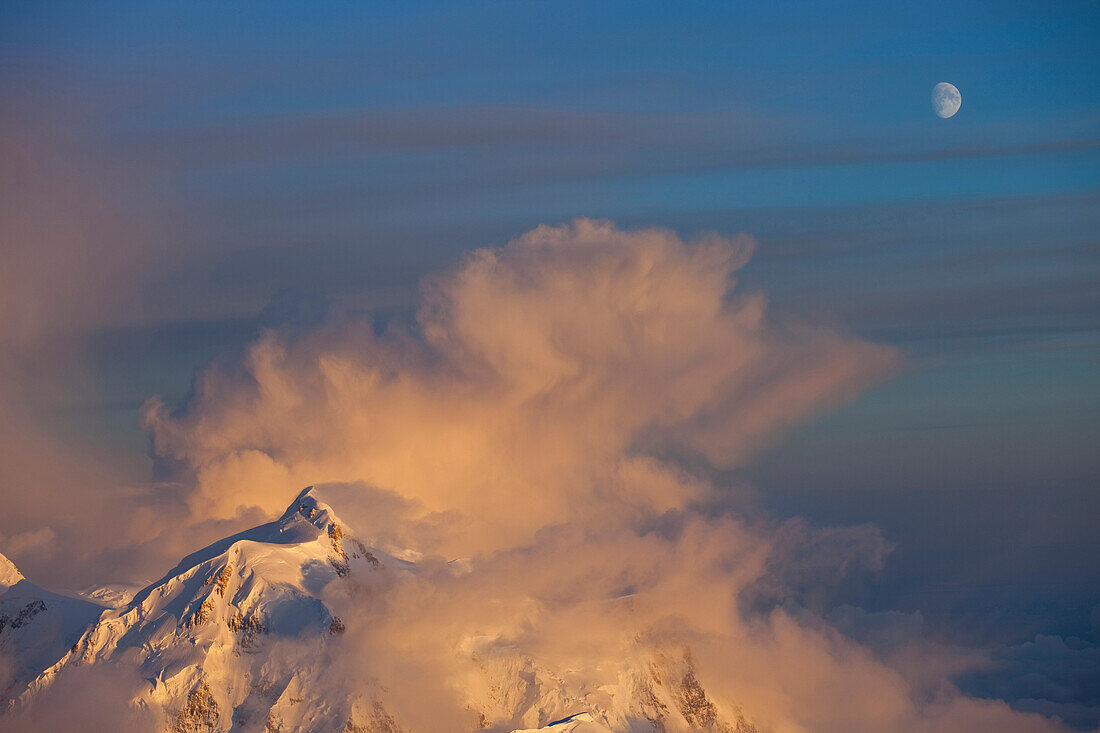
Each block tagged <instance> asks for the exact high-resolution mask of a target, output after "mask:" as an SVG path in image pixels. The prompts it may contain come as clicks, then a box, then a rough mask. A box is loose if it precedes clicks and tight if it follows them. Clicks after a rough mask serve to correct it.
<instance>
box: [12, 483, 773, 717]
mask: <svg viewBox="0 0 1100 733" xmlns="http://www.w3.org/2000/svg"><path fill="white" fill-rule="evenodd" d="M9 564H10V563H9ZM448 567H449V568H450V569H451V570H452V571H453V572H455V573H457V574H459V575H461V574H464V573H466V572H469V571H470V568H469V567H468V564H463V563H451V564H450V565H448ZM12 571H14V573H13V572H12ZM420 573H421V570H420V568H419V567H418V566H417V565H416V564H415V563H413V562H410V561H407V560H404V559H399V558H397V557H395V556H393V555H392V554H387V553H385V552H382V551H380V550H378V549H376V548H372V547H368V546H367V544H365V543H364V542H362V541H361V540H359V539H358V538H357V537H356V535H355V533H354V530H353V529H352V528H350V527H348V526H347V525H346V524H345V523H344V522H343V521H342V520H341V519H340V518H339V517H338V516H337V514H336V513H335V512H334V511H333V509H332V507H330V506H329V505H328V504H326V503H325V502H324V501H322V500H321V498H320V495H319V492H318V491H317V490H316V489H314V488H312V487H311V488H308V489H306V490H304V491H303V492H302V493H301V494H299V495H298V496H297V497H296V498H295V499H294V501H293V502H292V503H291V504H290V506H289V507H288V508H287V510H286V511H285V512H284V513H283V515H282V516H281V517H279V519H277V520H275V521H273V522H269V523H267V524H264V525H260V526H258V527H254V528H252V529H249V530H246V531H244V532H241V533H239V534H236V535H233V536H231V537H227V538H225V539H223V540H221V541H219V542H216V543H214V544H212V545H209V546H208V547H205V548H203V549H201V550H199V551H197V552H194V553H192V554H190V555H188V556H187V557H185V558H183V560H181V561H180V562H179V564H177V565H176V567H174V568H173V569H172V570H170V571H169V572H168V573H166V574H165V575H164V577H162V578H161V579H160V580H158V581H156V582H154V583H152V584H150V585H149V586H148V587H146V588H144V589H142V590H141V591H140V592H138V593H137V594H136V595H133V597H132V598H127V596H128V590H127V589H125V588H121V589H115V588H104V589H97V590H94V591H90V593H92V594H94V595H95V597H96V598H97V599H99V602H95V603H93V602H92V601H90V600H88V599H87V598H86V597H85V598H81V597H66V596H61V595H58V594H49V593H48V592H46V591H42V590H41V589H39V588H37V586H34V585H33V584H31V583H29V581H26V580H25V579H23V578H22V575H21V574H18V570H17V569H15V568H14V566H12V570H9V571H8V576H7V577H11V578H15V577H16V575H18V580H17V582H16V584H15V585H14V586H12V587H11V588H9V589H8V591H7V592H6V593H4V594H3V595H0V604H4V605H2V606H0V608H3V609H8V608H10V609H13V610H14V611H15V612H16V614H18V613H19V612H20V611H21V609H26V608H30V611H27V614H29V615H31V616H33V618H31V619H28V620H24V621H22V622H20V627H22V626H28V628H29V625H30V624H38V629H39V630H38V631H36V632H35V633H32V634H23V635H19V636H16V637H13V636H12V633H11V632H12V631H13V630H12V629H11V628H8V629H7V631H3V632H0V643H7V644H8V646H9V647H10V648H9V649H8V653H14V656H15V657H16V658H17V660H19V663H20V669H21V670H22V672H21V674H20V677H19V678H18V679H17V680H15V681H14V682H13V684H12V685H11V688H10V690H9V693H10V694H9V697H11V698H17V701H15V700H13V702H12V705H13V706H22V705H33V702H34V700H35V698H36V696H38V695H39V694H41V693H43V692H44V691H46V690H48V689H49V688H50V687H51V686H52V685H53V684H54V683H55V681H56V680H57V679H58V678H59V677H61V676H63V675H65V674H67V672H68V671H69V670H75V669H77V668H85V669H86V668H89V667H94V666H95V665H104V667H105V668H106V667H107V666H112V667H118V668H124V669H126V670H129V671H132V672H134V674H133V679H134V680H135V682H134V685H135V686H134V688H133V689H132V690H131V691H130V692H129V693H127V694H129V695H131V698H130V699H132V701H133V703H132V704H133V705H135V706H136V707H138V708H142V709H145V710H147V711H150V712H151V713H152V714H153V716H154V717H155V718H156V719H157V720H158V721H159V723H158V725H159V726H160V727H159V730H166V731H173V732H176V733H186V732H189V731H209V732H211V733H221V732H223V731H230V730H232V731H256V732H257V733H259V732H261V731H262V732H263V733H275V732H278V731H346V732H348V733H428V732H427V731H421V730H420V729H412V728H406V727H404V726H403V721H401V720H399V719H398V718H396V717H394V716H392V715H391V714H390V712H389V711H388V710H387V707H386V691H385V690H384V689H382V688H381V687H377V686H376V687H374V688H372V687H371V686H370V682H369V681H367V682H364V681H363V680H362V679H360V680H359V683H358V684H359V686H358V687H356V688H354V689H352V688H351V685H352V683H350V682H349V681H347V680H346V679H345V678H344V676H343V675H341V674H340V672H339V669H337V670H335V671H333V670H332V669H330V665H331V664H333V660H338V659H340V657H339V655H338V654H336V652H339V651H340V650H341V648H342V647H341V644H342V643H346V641H345V640H346V635H345V633H344V632H345V631H346V630H347V629H348V628H349V627H350V625H351V624H355V623H357V622H362V623H363V624H367V625H369V624H370V623H371V620H370V617H369V616H364V617H363V618H359V617H358V616H357V617H356V618H348V619H341V618H339V617H338V616H337V615H336V614H335V613H334V612H333V611H332V610H331V607H330V603H331V601H326V599H328V598H330V597H336V596H339V594H340V593H347V594H352V593H366V594H367V595H368V596H369V595H370V594H371V593H373V592H374V590H376V589H380V588H385V587H388V585H389V584H393V583H397V582H401V581H402V580H403V579H405V580H412V579H414V578H415V577H416V576H417V575H418V574H420ZM333 594H336V596H333ZM357 597H358V596H357ZM37 602H41V603H44V604H45V607H46V608H48V609H49V610H48V611H38V610H36V609H38V606H37V605H34V604H36V603H37ZM28 604H31V605H30V606H28ZM341 607H343V606H341ZM349 608H356V606H354V604H353V605H352V606H349ZM32 612H33V613H32ZM5 613H8V611H5ZM25 615H26V614H25ZM47 621H49V622H50V623H52V624H53V625H52V626H48V625H47ZM11 625H12V624H11V623H10V622H9V623H8V626H9V627H10V626H11ZM21 630H23V629H22V628H19V629H16V630H15V631H21ZM4 634H7V635H8V636H7V637H5V636H4ZM13 639H14V641H13ZM5 640H6V641H5ZM31 642H34V643H31ZM345 651H346V650H345ZM455 653H456V655H459V656H464V657H465V658H466V659H467V660H469V662H470V666H471V669H476V675H475V677H471V678H468V679H467V683H464V684H467V686H466V687H465V688H464V689H463V691H462V694H463V695H465V696H466V699H467V706H466V709H467V711H469V712H470V713H471V714H473V715H474V718H472V719H471V720H476V719H480V720H481V723H480V726H479V727H480V729H482V730H485V731H487V732H488V733H509V732H510V731H517V733H530V732H531V731H535V730H542V731H552V732H553V733H608V732H609V731H612V730H615V731H634V732H636V733H642V732H646V733H648V732H650V731H654V732H657V731H660V732H662V733H665V732H667V733H672V732H674V731H689V730H708V731H716V732H724V733H751V732H752V731H754V730H755V729H754V728H753V727H752V726H751V725H750V724H748V723H747V722H746V721H745V719H744V718H743V717H741V715H740V711H739V710H735V709H734V710H727V709H725V708H722V707H721V706H719V705H717V704H716V703H715V702H714V701H712V700H711V699H710V698H709V697H708V695H707V693H706V691H705V690H704V689H703V688H702V686H701V685H700V683H699V681H698V680H697V679H696V678H695V676H694V671H693V665H692V662H691V659H690V656H688V655H687V654H686V652H684V651H683V650H665V651H662V650H659V649H655V648H642V647H639V649H638V650H637V653H636V654H635V655H632V658H631V659H623V660H619V662H618V663H617V665H616V666H617V668H618V669H619V672H618V673H617V678H618V682H617V683H615V684H612V685H603V686H600V687H594V686H592V685H589V684H587V683H583V682H582V683H579V684H578V683H575V682H570V681H569V680H568V679H567V676H563V674H562V672H561V670H554V669H547V668H543V667H540V666H538V665H537V664H535V663H534V662H533V661H532V660H531V659H529V658H527V657H525V656H523V655H519V654H517V653H516V652H515V650H513V649H511V648H510V647H508V646H507V645H504V646H499V645H496V644H495V643H494V642H493V640H491V639H485V638H480V637H475V638H470V639H466V640H465V641H464V642H463V643H462V644H461V645H460V648H459V649H456V650H455ZM345 656H346V654H345ZM364 686H365V687H366V689H364ZM19 690H22V693H21V694H20V693H19ZM2 715H3V712H0V716H2ZM2 723H3V718H2V717H0V727H2ZM472 729H473V728H472ZM431 733H435V732H434V731H432V732H431Z"/></svg>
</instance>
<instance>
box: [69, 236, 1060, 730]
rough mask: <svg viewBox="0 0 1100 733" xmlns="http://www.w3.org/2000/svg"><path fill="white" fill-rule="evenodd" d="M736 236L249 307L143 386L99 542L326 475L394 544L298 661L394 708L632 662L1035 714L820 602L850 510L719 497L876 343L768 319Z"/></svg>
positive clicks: (738, 698)
mask: <svg viewBox="0 0 1100 733" xmlns="http://www.w3.org/2000/svg"><path fill="white" fill-rule="evenodd" d="M751 250H752V241H751V240H750V239H748V238H747V237H738V238H723V237H718V236H707V237H703V238H701V239H699V240H697V241H693V242H685V241H683V240H681V239H680V238H679V237H678V236H677V235H676V234H674V233H672V232H670V231H666V230H660V229H647V230H640V231H623V230H620V229H618V228H617V227H615V226H614V225H613V224H611V223H609V222H599V221H590V220H583V219H582V220H577V221H575V222H573V223H571V224H568V225H564V226H559V227H549V226H543V227H539V228H537V229H535V230H533V231H531V232H528V233H527V234H525V235H523V236H521V237H520V238H518V239H516V240H514V241H512V242H510V243H509V244H508V245H507V246H505V247H503V248H500V249H483V250H478V251H476V252H473V253H471V254H470V255H469V256H468V257H466V258H465V259H464V260H463V261H462V262H461V263H460V264H459V265H458V266H457V267H455V268H453V269H452V270H450V271H448V272H444V273H441V274H439V275H437V276H435V277H433V278H429V279H428V280H426V281H425V282H424V284H423V286H422V291H421V292H422V304H421V307H420V309H419V311H418V314H417V317H416V320H415V323H413V324H411V325H401V324H396V323H395V324H390V325H388V326H385V325H378V324H374V323H371V322H367V321H363V320H358V319H353V318H347V317H343V316H340V315H338V314H333V315H331V316H330V317H328V318H327V319H322V320H320V321H318V320H317V319H315V318H312V317H311V318H308V319H305V320H303V321H301V322H298V323H294V324H293V325H292V326H291V327H289V328H285V329H270V330H268V331H266V332H265V333H264V334H263V335H262V336H261V337H260V338H258V339H257V340H256V341H255V342H254V343H252V344H251V345H249V346H248V347H247V348H245V349H244V350H243V351H242V352H240V353H239V354H228V355H226V356H225V357H223V358H222V359H219V360H217V361H215V362H214V363H213V364H211V365H210V366H209V367H207V368H206V369H204V370H203V371H201V372H200V373H199V374H197V375H196V377H195V380H194V385H193V390H192V394H191V396H190V398H189V399H188V400H187V402H186V403H185V404H184V405H182V406H181V407H180V408H179V409H176V410H171V409H169V408H168V407H167V406H166V405H164V404H163V403H161V402H159V401H156V400H153V401H151V402H150V403H148V405H147V406H146V408H145V410H144V421H145V424H146V426H147V427H148V429H149V431H150V434H151V436H152V445H153V451H154V456H155V459H156V461H157V473H158V476H159V477H160V478H161V479H162V480H163V481H162V483H161V484H160V485H159V487H158V490H159V491H160V492H162V493H161V495H162V496H163V501H164V502H165V503H164V504H163V506H157V505H156V504H155V503H153V502H152V501H150V500H149V499H148V497H147V496H146V498H143V499H141V500H140V501H136V502H135V504H134V507H133V510H132V512H131V519H130V521H129V524H128V525H124V526H125V527H126V528H125V529H124V530H123V531H120V532H119V537H120V538H122V539H119V540H118V543H117V544H118V546H119V548H123V546H125V547H128V548H130V551H129V552H128V553H127V554H130V555H133V554H139V555H140V554H144V553H134V552H133V548H137V547H152V546H156V545H158V544H160V543H159V540H158V541H157V542H154V541H153V540H155V539H156V538H158V537H159V538H170V540H171V541H170V542H169V543H168V544H170V545H172V546H175V545H178V544H179V543H182V542H184V541H186V539H188V538H191V539H194V538H196V537H198V536H201V535H203V534H204V533H214V532H217V533H218V534H227V532H225V531H224V529H225V527H228V526H232V525H239V524H241V523H243V522H246V521H254V520H255V519H256V518H258V517H260V516H263V515H270V514H275V513H278V512H280V511H281V510H282V509H283V508H284V506H285V505H286V503H287V501H288V499H289V497H292V496H294V495H295V494H296V493H297V491H298V490H299V489H300V488H301V486H303V485H306V484H311V483H322V482H328V483H327V485H325V486H324V487H323V491H324V492H325V493H324V495H325V496H326V497H328V498H329V500H330V503H332V504H333V506H334V508H335V509H336V512H337V514H339V515H341V517H342V518H343V521H347V522H348V523H349V524H350V526H351V527H352V528H353V529H354V530H355V531H356V533H357V534H359V535H360V536H365V537H367V538H369V539H370V540H371V541H372V542H374V543H376V544H380V545H382V546H383V547H385V548H390V549H392V548H407V549H410V550H413V551H415V552H417V553H419V554H420V555H419V556H420V558H421V562H420V568H421V572H420V573H419V574H417V575H402V574H400V573H394V574H382V575H380V576H379V580H377V581H372V583H371V585H370V587H366V588H362V587H358V586H356V585H355V584H334V585H333V586H332V587H330V588H329V589H328V590H327V591H326V597H325V601H326V602H327V603H328V604H329V605H330V607H331V608H332V609H333V610H334V612H335V613H336V614H337V615H339V616H341V618H343V619H344V620H345V623H346V626H347V629H346V633H345V635H344V636H343V637H342V642H341V644H339V645H333V646H332V649H333V652H332V655H333V656H332V658H331V659H326V660H325V663H324V664H323V665H321V669H322V672H321V674H323V675H327V676H328V677H329V678H330V679H327V680H318V684H319V685H320V688H319V689H323V690H325V691H326V692H325V694H332V693H330V692H329V691H330V690H336V689H345V690H349V691H351V692H352V693H360V694H370V695H378V696H381V697H383V698H384V700H385V706H386V710H387V711H388V712H387V714H390V715H393V716H394V718H395V719H396V720H399V721H400V722H401V724H402V725H403V726H404V727H405V728H406V729H408V730H410V731H441V732H446V731H450V730H463V729H469V728H471V727H473V726H474V725H475V724H477V723H478V721H479V720H481V719H482V718H480V717H479V716H484V720H486V721H488V724H489V725H490V728H489V729H490V730H511V729H512V728H513V727H530V726H531V725H537V724H543V723H545V722H546V721H547V720H549V719H553V718H555V717H557V718H560V717H564V716H565V715H568V714H572V713H575V712H578V710H576V709H575V708H576V707H577V706H578V705H583V706H584V707H586V708H589V709H591V710H605V711H606V710H609V709H612V708H613V707H614V706H612V705H610V702H612V701H614V700H616V699H617V700H619V702H620V709H621V707H622V706H621V703H622V700H623V699H624V697H626V698H631V699H633V698H635V697H637V696H638V695H642V694H643V692H644V690H646V689H649V688H648V687H647V685H651V684H653V680H654V679H658V678H660V676H661V675H665V676H666V677H667V676H668V675H672V676H673V677H674V678H675V680H680V681H681V682H678V683H677V684H684V685H686V684H688V682H687V680H688V679H689V675H690V679H691V680H692V684H697V685H699V689H700V690H705V691H706V695H707V698H706V699H707V700H709V701H710V702H709V703H708V704H710V705H712V706H713V709H714V710H716V711H718V712H719V713H721V714H722V715H724V716H726V717H727V719H729V720H742V721H744V723H745V725H746V726H748V725H755V726H756V729H757V730H758V731H805V730H814V731H824V732H826V733H828V732H829V731H845V732H846V733H847V732H850V731H877V730H896V731H912V732H914V733H916V732H918V731H933V730H935V731H960V732H961V731H974V730H999V731H1024V730H1027V731H1036V730H1040V731H1041V730H1048V729H1049V730H1055V729H1056V726H1054V725H1053V724H1048V723H1047V722H1045V721H1044V720H1043V719H1042V718H1041V717H1039V716H1037V715H1027V714H1021V713H1017V712H1014V711H1012V710H1010V709H1009V708H1008V706H1007V705H1005V704H1004V703H1000V702H994V701H984V700H975V699H971V698H968V697H966V696H964V695H961V694H960V693H959V692H958V690H957V689H956V688H955V687H954V686H953V685H951V684H950V682H948V681H947V679H946V678H945V676H944V675H945V670H957V669H958V668H959V666H958V665H959V664H960V663H959V662H958V661H954V662H953V661H952V660H951V659H946V660H945V657H949V656H950V655H949V654H948V653H947V652H944V651H943V650H939V652H938V653H937V655H935V656H922V655H921V654H920V653H919V651H920V649H921V646H920V645H921V642H920V641H919V639H917V640H913V641H912V642H911V643H908V644H907V645H906V649H907V650H915V651H913V653H912V654H910V655H909V656H907V657H906V658H905V659H904V660H903V661H904V664H902V663H898V664H897V665H896V666H895V665H894V664H893V663H892V658H891V657H889V656H886V655H882V654H876V653H875V652H874V651H873V650H872V649H871V648H869V647H867V646H863V645H861V644H859V643H857V642H856V641H853V640H852V639H851V638H849V637H846V636H844V635H843V634H841V633H840V632H838V631H837V630H836V629H834V628H833V627H831V626H830V625H829V624H827V623H826V622H825V621H824V620H822V618H821V616H820V615H819V613H818V612H823V611H825V610H827V608H828V606H829V603H828V598H829V587H830V586H835V585H836V584H837V583H840V582H844V581H845V579H847V578H850V577H852V576H853V575H857V576H858V575H859V574H861V573H864V572H874V571H875V570H877V569H878V568H880V567H881V566H882V563H883V562H884V559H885V557H886V554H887V553H888V552H889V549H890V546H889V543H887V542H886V541H885V540H884V539H883V538H882V536H881V535H880V533H879V532H878V531H877V530H876V529H875V528H873V527H851V528H825V529H820V528H813V527H810V526H809V525H808V524H806V523H805V522H802V521H797V520H796V521H791V522H788V523H786V524H782V525H779V526H775V525H773V524H770V523H768V522H766V521H756V520H753V521H750V520H749V519H747V518H745V517H741V516H738V515H737V514H736V513H733V512H731V511H729V510H728V509H723V507H728V506H729V505H730V503H729V501H728V494H729V492H731V491H734V490H735V489H734V488H731V487H727V486H720V485H717V484H716V483H715V481H714V480H713V478H712V477H713V476H715V475H720V474H719V471H721V470H725V469H729V468H732V467H737V466H740V465H743V464H744V463H745V462H746V461H747V460H749V459H750V458H751V457H752V456H753V455H754V454H755V453H756V452H757V451H759V450H761V449H762V448H763V447H765V446H767V445H769V444H770V443H771V442H772V441H774V440H776V439H777V437H778V436H780V435H781V434H782V433H783V431H784V430H785V429H787V428H789V427H790V426H792V425H794V424H795V423H797V422H798V421H800V420H804V419H806V418H807V417H809V416H811V415H812V414H814V413H815V412H817V411H819V410H822V409H825V408H828V407H830V406H833V405H835V404H837V403H839V402H841V401H843V400H846V399H851V398H852V397H854V396H855V395H856V394H858V392H859V390H860V389H861V388H863V387H865V386H866V385H868V384H870V383H872V382H873V381H875V380H877V379H881V378H882V377H883V376H884V375H885V374H887V373H888V372H889V370H890V368H891V366H892V365H893V364H894V362H895V360H896V355H895V354H894V352H893V351H892V350H890V349H888V348H884V347H880V346H876V345H873V344H869V343H867V342H864V341H861V340H859V339H857V338H854V337H851V336H848V335H845V334H842V333H839V332H836V331H829V330H821V329H809V328H806V327H803V326H799V325H797V324H792V323H780V322H776V321H774V320H773V319H770V318H769V317H768V314H767V309H766V307H765V306H766V304H765V301H764V298H763V297H762V296H761V295H759V294H756V293H741V292H739V291H738V290H737V288H736V281H735V279H734V274H735V272H736V271H737V269H738V268H739V267H740V266H741V265H743V264H744V263H745V262H746V260H747V258H748V257H749V255H750V254H751ZM219 530H220V531H219ZM121 551H123V550H122V549H120V552H121ZM158 551H159V552H164V551H165V547H164V546H163V545H161V546H159V547H158ZM180 554H182V553H180ZM455 558H463V562H461V563H459V564H457V565H456V564H454V563H448V562H446V561H448V560H452V559H455ZM850 615H851V614H849V616H850ZM294 643H296V642H288V644H291V645H293V644H294ZM647 670H648V671H647ZM653 675H657V676H656V677H654V676H653ZM74 684H75V683H74ZM130 689H136V688H135V687H134V686H133V685H131V687H130ZM692 689H694V688H692ZM494 691H496V692H494ZM643 697H644V695H643ZM486 700H489V701H491V702H489V703H487V702H486ZM475 702H476V703H477V707H476V709H475V706H474V703H475ZM535 703H537V704H535ZM662 704H663V703H662ZM704 707H705V706H704ZM666 708H667V706H666ZM666 712H667V715H666V719H667V720H668V721H670V722H669V725H670V726H672V727H671V728H670V730H672V729H676V725H677V724H678V723H677V722H676V721H677V720H681V721H682V724H683V725H687V722H686V720H687V718H686V715H687V713H684V714H682V715H680V718H676V717H675V716H676V715H677V714H678V713H675V712H671V711H670V709H669V710H668V711H666ZM638 714H639V715H640V714H641V713H638ZM662 715H665V713H662ZM639 720H642V718H638V717H634V718H633V721H634V722H638V721H639ZM612 722H613V724H614V725H615V726H617V727H618V728H619V729H624V730H625V729H628V727H629V726H630V725H631V722H632V721H631V719H629V716H628V717H622V716H620V717H619V718H618V719H615V720H613V721H612Z"/></svg>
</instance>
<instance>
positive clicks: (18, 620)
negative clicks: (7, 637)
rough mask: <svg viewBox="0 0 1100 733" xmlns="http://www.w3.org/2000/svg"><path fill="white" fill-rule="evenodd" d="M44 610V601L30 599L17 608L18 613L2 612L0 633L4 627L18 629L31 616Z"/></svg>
mask: <svg viewBox="0 0 1100 733" xmlns="http://www.w3.org/2000/svg"><path fill="white" fill-rule="evenodd" d="M45 610H46V602H45V601H43V600H35V601H31V602H30V603H28V604H27V605H25V606H23V608H21V609H19V613H17V614H15V615H14V616H9V615H8V614H4V615H3V616H0V633H3V631H4V629H6V628H8V629H18V628H20V627H22V626H23V625H24V624H26V623H28V622H29V621H30V620H31V619H32V618H34V617H35V616H37V615H38V614H40V613H42V612H43V611H45Z"/></svg>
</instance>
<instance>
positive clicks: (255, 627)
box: [225, 613, 267, 649]
mask: <svg viewBox="0 0 1100 733" xmlns="http://www.w3.org/2000/svg"><path fill="white" fill-rule="evenodd" d="M225 625H226V626H228V627H229V630H230V631H236V632H237V633H238V634H239V642H240V645H241V646H242V647H244V648H245V649H248V648H250V647H251V646H252V645H253V643H254V642H255V640H256V637H257V636H259V635H260V634H262V633H264V632H265V631H267V628H266V627H265V626H264V620H263V618H261V617H260V616H258V615H257V614H248V615H247V616H246V615H245V614H244V613H237V614H236V615H235V616H230V617H229V618H228V619H226V622H225Z"/></svg>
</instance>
